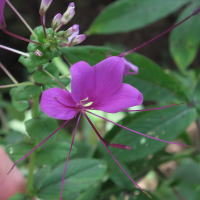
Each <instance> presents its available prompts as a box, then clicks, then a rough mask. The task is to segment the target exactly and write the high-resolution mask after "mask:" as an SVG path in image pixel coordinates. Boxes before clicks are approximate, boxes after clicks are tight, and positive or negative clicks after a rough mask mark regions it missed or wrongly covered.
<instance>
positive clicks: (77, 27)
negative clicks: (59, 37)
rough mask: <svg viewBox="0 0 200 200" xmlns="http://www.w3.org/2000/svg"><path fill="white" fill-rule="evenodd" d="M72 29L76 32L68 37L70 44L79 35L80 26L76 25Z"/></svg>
mask: <svg viewBox="0 0 200 200" xmlns="http://www.w3.org/2000/svg"><path fill="white" fill-rule="evenodd" d="M72 29H73V30H75V32H74V33H73V34H72V35H71V36H70V37H68V43H70V42H71V40H72V39H73V38H74V37H76V36H77V35H78V34H79V25H78V24H74V25H73V26H72Z"/></svg>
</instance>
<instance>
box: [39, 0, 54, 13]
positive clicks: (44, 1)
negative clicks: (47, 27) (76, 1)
mask: <svg viewBox="0 0 200 200" xmlns="http://www.w3.org/2000/svg"><path fill="white" fill-rule="evenodd" d="M52 1H53V0H42V2H41V5H40V10H39V13H40V15H45V13H46V11H47V9H48V8H49V6H50V4H51V2H52Z"/></svg>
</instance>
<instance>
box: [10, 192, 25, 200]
mask: <svg viewBox="0 0 200 200" xmlns="http://www.w3.org/2000/svg"><path fill="white" fill-rule="evenodd" d="M8 200H26V196H25V195H24V194H22V193H17V194H15V195H14V196H13V197H11V198H9V199H8Z"/></svg>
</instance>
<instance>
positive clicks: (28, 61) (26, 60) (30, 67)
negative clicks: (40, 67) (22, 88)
mask: <svg viewBox="0 0 200 200" xmlns="http://www.w3.org/2000/svg"><path fill="white" fill-rule="evenodd" d="M19 62H20V63H22V64H23V65H24V66H25V67H27V69H28V71H29V72H30V73H32V72H34V71H35V70H36V68H37V66H36V64H35V63H34V62H33V61H32V60H31V58H30V57H26V56H20V57H19Z"/></svg>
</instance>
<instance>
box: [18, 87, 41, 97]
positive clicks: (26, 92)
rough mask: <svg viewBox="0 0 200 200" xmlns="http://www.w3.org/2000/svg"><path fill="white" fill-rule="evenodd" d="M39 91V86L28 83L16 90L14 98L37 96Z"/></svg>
mask: <svg viewBox="0 0 200 200" xmlns="http://www.w3.org/2000/svg"><path fill="white" fill-rule="evenodd" d="M41 93H42V90H41V87H40V86H38V85H28V86H26V87H23V88H20V90H18V91H17V92H16V95H15V100H16V101H20V100H29V99H33V98H35V97H39V96H40V94H41Z"/></svg>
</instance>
